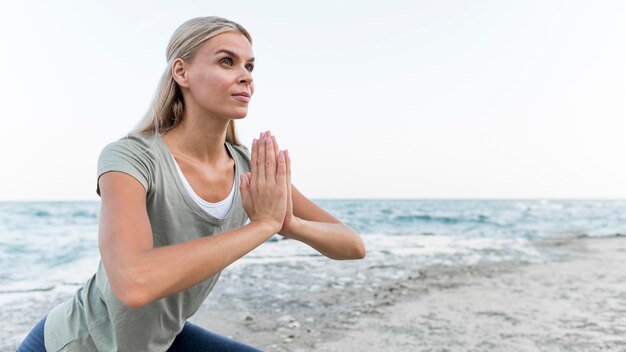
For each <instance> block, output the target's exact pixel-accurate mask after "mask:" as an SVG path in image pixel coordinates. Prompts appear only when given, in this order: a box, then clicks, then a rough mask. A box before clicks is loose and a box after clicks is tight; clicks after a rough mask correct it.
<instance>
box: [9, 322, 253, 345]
mask: <svg viewBox="0 0 626 352" xmlns="http://www.w3.org/2000/svg"><path fill="white" fill-rule="evenodd" d="M45 323H46V318H45V317H44V318H43V319H41V321H40V322H39V323H37V325H35V327H34V328H33V329H32V330H31V332H30V333H29V334H28V336H26V338H25V339H24V341H23V342H22V344H21V345H20V346H19V347H18V348H17V352H40V351H41V352H46V347H45V345H44V339H43V327H44V324H45ZM167 351H168V352H176V351H187V352H209V351H224V352H239V351H241V352H258V351H261V350H259V349H256V348H254V347H252V346H248V345H245V344H243V343H241V342H238V341H235V340H233V339H230V338H228V337H226V336H222V335H218V334H215V333H212V332H210V331H208V330H205V329H203V328H201V327H199V326H196V325H193V324H192V323H190V322H188V321H185V326H184V327H183V330H182V331H181V332H180V334H178V336H176V339H175V340H174V343H173V344H172V346H170V348H169V349H168V350H167Z"/></svg>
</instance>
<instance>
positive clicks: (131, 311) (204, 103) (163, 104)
mask: <svg viewBox="0 0 626 352" xmlns="http://www.w3.org/2000/svg"><path fill="white" fill-rule="evenodd" d="M253 68H254V57H253V53H252V39H251V37H250V35H249V33H248V32H247V31H246V30H245V29H244V28H243V27H242V26H240V25H239V24H237V23H234V22H232V21H229V20H226V19H223V18H219V17H203V18H195V19H192V20H189V21H187V22H185V23H184V24H182V25H181V26H180V27H179V28H178V29H177V30H176V32H175V33H174V34H173V36H172V38H171V40H170V42H169V45H168V48H167V69H166V71H165V73H164V75H163V78H162V80H161V82H160V85H159V87H158V90H157V93H156V95H155V99H154V101H153V103H152V106H151V108H150V109H149V111H148V113H147V114H146V117H145V118H144V119H143V121H141V122H140V124H139V125H138V127H137V129H136V130H135V131H133V132H132V133H130V134H129V135H128V136H126V137H124V138H122V139H120V140H118V141H115V142H113V143H111V144H109V145H107V146H106V147H105V148H104V149H103V151H102V153H101V155H100V158H99V160H98V182H97V193H98V194H99V195H100V196H101V199H102V204H101V212H100V220H99V221H100V223H99V248H100V253H101V261H100V265H99V267H98V271H97V272H96V274H95V275H94V276H92V277H91V278H90V279H89V280H88V281H87V282H86V283H85V285H84V286H83V287H82V288H80V289H79V290H78V291H77V292H76V294H75V295H74V296H73V297H72V298H71V299H70V300H69V301H67V302H65V303H62V304H60V305H58V306H56V307H54V308H53V309H52V310H51V311H50V312H49V313H48V314H47V316H46V317H45V318H44V319H42V320H41V321H40V322H39V323H38V324H37V325H36V326H35V328H33V330H32V331H31V332H30V334H29V335H28V336H27V337H26V339H25V340H24V342H23V343H22V345H21V346H20V347H19V348H18V351H49V352H51V351H83V352H84V351H257V349H256V348H254V347H251V346H248V345H245V344H243V343H240V342H237V341H235V340H232V339H229V338H226V337H224V336H220V335H218V334H215V333H212V332H209V331H207V330H205V329H202V328H200V327H198V326H194V325H193V324H191V323H189V322H187V321H186V319H188V318H189V317H191V316H192V315H193V314H194V313H195V312H196V311H197V309H198V308H199V307H200V305H201V304H202V302H203V301H204V299H205V298H206V297H207V295H208V294H209V292H210V291H211V290H212V288H213V286H214V285H215V283H216V281H217V280H218V278H219V275H220V272H221V271H222V270H223V269H224V268H226V267H227V266H228V265H230V264H232V263H233V262H234V261H236V260H237V259H239V258H241V257H243V256H244V255H246V254H247V253H249V252H250V251H252V250H253V249H254V248H256V247H258V246H260V245H261V244H263V243H264V242H265V241H267V240H268V239H269V238H270V237H271V236H272V235H273V234H275V233H279V234H281V235H282V236H285V237H288V238H292V239H296V240H299V241H302V242H304V243H306V244H308V245H310V246H311V247H313V248H315V249H316V250H318V251H319V252H320V253H322V254H324V255H326V256H327V257H329V258H333V259H361V258H363V257H364V256H365V248H364V246H363V242H362V240H361V238H360V237H359V235H358V234H357V233H356V232H354V231H353V230H352V229H350V228H349V227H348V226H346V225H344V224H342V223H341V222H340V221H339V220H337V219H336V218H334V217H333V216H332V215H330V214H329V213H327V212H326V211H324V210H322V209H321V208H319V207H318V206H316V205H315V204H314V203H312V202H311V201H309V200H308V199H307V198H306V197H305V196H303V195H302V194H301V193H300V192H299V191H298V190H297V189H296V188H295V187H294V186H293V185H291V177H290V174H291V171H290V164H291V163H290V158H289V153H288V152H287V151H286V150H284V151H283V150H280V149H279V146H278V144H277V141H276V138H275V136H272V135H271V134H270V132H269V131H266V132H264V133H260V135H259V138H258V139H256V138H255V139H254V140H253V141H252V145H251V148H250V149H251V151H250V150H249V149H248V148H246V147H245V146H243V145H242V144H241V143H240V142H239V141H238V140H237V136H236V133H235V126H234V120H237V119H242V118H244V117H245V116H246V115H247V113H248V104H249V101H250V99H251V97H252V95H253V93H254V83H253V78H252V71H253ZM248 220H249V222H248Z"/></svg>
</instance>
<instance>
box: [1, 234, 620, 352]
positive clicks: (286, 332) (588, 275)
mask: <svg viewBox="0 0 626 352" xmlns="http://www.w3.org/2000/svg"><path fill="white" fill-rule="evenodd" d="M534 245H535V247H536V248H537V250H538V251H541V252H546V253H547V252H549V253H550V256H549V257H550V258H553V260H549V261H544V262H539V263H528V262H517V261H501V262H495V263H488V262H487V263H478V264H476V265H469V266H467V265H466V266H455V265H441V264H438V265H431V266H427V267H424V266H423V265H422V264H418V262H417V261H413V258H412V257H411V256H405V257H401V258H395V259H392V258H387V259H385V258H381V257H367V258H366V259H364V260H361V261H343V262H340V261H332V260H329V259H327V258H324V257H321V256H316V257H313V258H311V259H308V260H306V261H301V262H298V261H294V262H291V263H288V264H286V263H284V262H283V263H271V262H270V263H257V264H250V263H248V264H246V265H236V264H237V263H236V264H235V265H233V266H231V267H229V268H227V269H226V270H225V271H224V272H223V273H222V277H221V278H220V282H219V283H218V285H217V286H216V288H215V289H214V291H213V292H212V293H211V294H210V295H209V298H208V299H207V300H206V302H205V303H204V304H203V306H202V307H201V309H200V310H199V311H198V312H197V313H196V315H195V316H194V317H192V318H191V319H190V321H192V322H193V323H196V324H199V325H201V326H203V327H205V328H207V329H209V330H211V331H215V332H217V333H220V334H223V335H226V336H230V337H233V338H235V339H238V340H241V341H244V342H246V343H249V344H252V345H254V346H257V347H259V348H261V349H263V350H265V351H599V350H602V351H625V350H626V237H623V236H615V237H602V238H591V237H582V238H579V237H577V236H570V237H567V238H558V239H552V240H543V241H537V242H536V243H535V244H534ZM68 296H69V293H68V292H59V293H57V294H56V295H55V296H54V298H53V299H51V298H50V295H48V296H47V297H48V298H47V299H37V298H36V297H37V296H33V298H32V299H31V300H30V301H29V302H28V307H29V309H28V310H25V309H24V305H19V304H18V305H15V306H14V307H11V308H7V309H3V311H2V313H1V317H0V318H1V319H0V321H1V322H2V323H0V325H1V326H0V341H2V345H1V347H2V348H1V349H0V350H2V351H15V348H16V347H17V344H18V343H19V342H20V341H21V339H22V338H23V337H24V335H25V334H26V333H27V332H28V330H29V329H30V327H31V326H32V324H34V323H35V322H36V321H37V320H38V319H39V318H40V317H42V316H43V315H45V314H46V312H47V311H48V310H49V309H50V308H51V307H52V306H53V305H54V304H56V303H55V302H60V301H62V300H65V299H67V297H68Z"/></svg>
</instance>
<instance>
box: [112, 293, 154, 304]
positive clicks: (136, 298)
mask: <svg viewBox="0 0 626 352" xmlns="http://www.w3.org/2000/svg"><path fill="white" fill-rule="evenodd" d="M116 296H117V298H118V299H119V300H120V302H122V304H124V305H125V306H127V307H129V308H141V307H143V306H145V305H147V304H148V303H150V300H149V299H148V298H147V295H146V294H145V292H143V291H141V290H137V289H129V290H127V291H125V292H121V293H120V294H116Z"/></svg>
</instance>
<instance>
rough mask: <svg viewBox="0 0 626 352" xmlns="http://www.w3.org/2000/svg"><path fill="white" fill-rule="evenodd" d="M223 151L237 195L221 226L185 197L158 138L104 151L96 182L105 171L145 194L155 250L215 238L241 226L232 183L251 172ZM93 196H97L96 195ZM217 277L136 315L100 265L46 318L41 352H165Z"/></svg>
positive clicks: (235, 152) (241, 150)
mask: <svg viewBox="0 0 626 352" xmlns="http://www.w3.org/2000/svg"><path fill="white" fill-rule="evenodd" d="M225 145H226V148H227V150H228V152H229V153H230V156H231V157H232V158H233V159H234V161H235V187H236V189H237V192H236V193H235V198H234V200H233V205H232V207H231V209H230V211H229V212H228V214H227V216H226V217H225V218H224V219H218V218H215V217H213V216H211V215H210V214H208V213H206V212H205V211H204V210H203V209H202V208H201V207H200V206H199V205H198V204H197V203H196V202H195V201H194V200H193V199H192V198H191V197H190V195H189V194H188V193H187V190H186V189H185V186H184V185H183V183H182V181H181V179H180V178H179V176H178V173H177V171H176V166H175V164H174V161H173V159H172V157H171V152H170V151H169V149H168V147H167V145H166V144H165V142H164V141H163V139H162V138H161V136H156V137H155V136H152V137H140V136H128V137H124V138H122V139H120V140H118V141H115V142H113V143H111V144H109V145H107V146H106V147H105V148H104V149H103V150H102V153H101V154H100V158H99V159H98V178H100V176H101V175H102V174H104V173H106V172H108V171H121V172H124V173H127V174H129V175H130V176H132V177H134V178H136V179H137V180H138V181H139V182H140V183H141V184H142V185H143V186H144V188H145V189H146V207H147V211H148V217H149V218H150V225H151V226H152V237H153V243H154V247H161V246H167V245H173V244H177V243H182V242H186V241H190V240H193V239H197V238H200V237H205V236H211V235H214V234H219V233H221V232H224V231H228V230H231V229H235V228H239V227H242V226H243V225H245V223H246V221H247V220H248V216H247V214H246V212H245V210H244V208H243V204H242V201H241V194H240V192H239V175H240V174H241V173H244V172H248V171H250V153H249V150H248V149H247V148H246V147H245V146H237V145H232V144H230V143H228V142H226V143H225ZM96 192H97V193H98V195H99V194H100V190H99V189H98V188H97V189H96ZM219 276H220V273H217V274H215V275H214V276H212V277H210V278H208V279H206V280H205V281H203V282H201V283H199V284H197V285H195V286H193V287H191V288H189V289H187V290H185V291H182V292H179V293H177V294H175V295H172V296H170V297H165V298H162V299H159V300H157V301H155V302H152V303H150V304H148V305H146V306H143V307H141V308H129V307H127V306H125V305H124V304H122V303H121V302H120V301H119V300H118V299H117V297H115V295H114V294H113V292H112V291H111V286H110V285H109V280H108V277H107V274H106V272H105V270H104V266H103V264H102V260H100V263H99V265H98V270H97V272H96V273H95V274H94V275H93V276H92V277H91V278H90V279H89V280H87V282H86V283H85V285H84V286H83V287H81V288H80V289H79V290H78V291H77V292H76V293H75V294H74V296H73V297H72V298H71V299H70V300H69V301H67V302H65V303H62V304H60V305H58V306H56V307H54V308H53V309H52V310H51V311H50V312H49V313H48V318H47V320H46V324H45V329H44V336H45V345H46V350H48V352H53V351H83V352H84V351H154V352H158V351H166V350H167V349H168V348H169V346H170V345H171V344H172V342H173V341H174V339H175V337H176V335H178V333H180V331H181V330H182V328H183V325H184V322H185V320H186V319H187V318H189V317H191V316H192V315H193V314H194V313H195V312H196V311H197V310H198V308H199V307H200V305H201V304H202V302H203V301H204V299H205V298H206V297H207V295H208V294H209V292H211V290H212V289H213V286H214V285H215V283H216V282H217V280H218V278H219Z"/></svg>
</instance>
